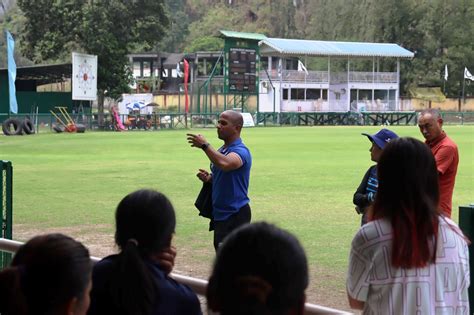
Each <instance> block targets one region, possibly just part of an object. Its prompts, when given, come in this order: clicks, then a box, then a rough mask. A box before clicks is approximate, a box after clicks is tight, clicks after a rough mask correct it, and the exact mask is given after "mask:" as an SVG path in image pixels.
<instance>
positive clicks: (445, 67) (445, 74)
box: [444, 65, 448, 81]
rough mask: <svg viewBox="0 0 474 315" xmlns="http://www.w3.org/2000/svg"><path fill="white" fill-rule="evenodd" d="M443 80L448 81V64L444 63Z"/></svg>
mask: <svg viewBox="0 0 474 315" xmlns="http://www.w3.org/2000/svg"><path fill="white" fill-rule="evenodd" d="M444 81H448V65H444Z"/></svg>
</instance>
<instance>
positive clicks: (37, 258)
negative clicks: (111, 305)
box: [0, 234, 92, 315]
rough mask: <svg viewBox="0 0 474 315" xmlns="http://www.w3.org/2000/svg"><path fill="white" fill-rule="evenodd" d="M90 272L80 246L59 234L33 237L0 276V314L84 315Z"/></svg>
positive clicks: (89, 262) (82, 248)
mask: <svg viewBox="0 0 474 315" xmlns="http://www.w3.org/2000/svg"><path fill="white" fill-rule="evenodd" d="M91 270H92V263H91V260H90V256H89V251H88V250H87V248H85V247H84V245H82V244H81V243H79V242H77V241H75V240H73V239H72V238H70V237H69V236H66V235H62V234H46V235H40V236H36V237H34V238H32V239H31V240H29V241H28V242H26V243H25V244H24V245H23V246H21V247H20V249H19V250H18V252H17V253H16V255H15V257H14V258H13V261H12V263H11V266H10V267H9V268H6V269H4V270H2V272H0V314H2V315H49V314H54V315H85V314H86V312H87V308H88V307H89V292H90V289H91V286H92V285H91Z"/></svg>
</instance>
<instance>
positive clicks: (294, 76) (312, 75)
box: [260, 70, 329, 83]
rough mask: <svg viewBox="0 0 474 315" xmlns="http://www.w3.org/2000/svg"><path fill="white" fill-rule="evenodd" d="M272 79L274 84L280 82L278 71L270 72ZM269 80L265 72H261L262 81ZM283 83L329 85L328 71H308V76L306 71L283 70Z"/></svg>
mask: <svg viewBox="0 0 474 315" xmlns="http://www.w3.org/2000/svg"><path fill="white" fill-rule="evenodd" d="M268 74H269V75H270V79H271V80H272V81H274V82H278V81H279V80H280V77H279V75H278V71H277V70H272V71H271V72H268ZM265 79H267V74H266V72H265V71H260V80H265ZM281 80H282V81H283V82H307V83H328V82H329V76H328V72H327V71H308V74H306V72H304V71H298V70H283V71H282V78H281Z"/></svg>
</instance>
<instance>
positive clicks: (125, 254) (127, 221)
mask: <svg viewBox="0 0 474 315" xmlns="http://www.w3.org/2000/svg"><path fill="white" fill-rule="evenodd" d="M115 223H116V230H115V242H116V243H117V245H118V246H119V248H120V250H121V252H120V254H119V256H118V259H117V263H116V265H115V268H114V271H113V272H112V279H111V294H112V300H113V301H115V304H116V305H115V308H116V309H120V310H121V311H122V313H123V314H134V315H135V314H137V315H139V314H149V312H150V310H151V307H152V306H153V304H154V303H155V298H156V294H155V293H156V290H155V285H154V283H153V280H152V276H151V275H150V271H149V269H148V267H147V266H146V263H145V260H146V259H148V258H150V256H152V255H154V254H158V253H160V252H161V251H162V250H163V249H165V248H167V247H169V246H170V243H171V239H172V236H173V233H174V230H175V226H176V217H175V212H174V208H173V206H172V204H171V202H170V201H169V200H168V198H167V197H166V196H165V195H163V194H162V193H160V192H158V191H155V190H151V189H141V190H138V191H135V192H133V193H131V194H129V195H127V196H125V198H123V199H122V201H120V203H119V204H118V206H117V211H116V213H115Z"/></svg>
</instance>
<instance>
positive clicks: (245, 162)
mask: <svg viewBox="0 0 474 315" xmlns="http://www.w3.org/2000/svg"><path fill="white" fill-rule="evenodd" d="M243 123H244V120H243V117H242V114H240V113H239V112H236V111H233V110H227V111H225V112H223V113H222V114H220V116H219V120H218V121H217V136H218V137H219V139H221V140H223V141H224V145H223V146H221V147H220V148H219V149H218V150H216V149H214V148H213V147H212V146H211V145H210V144H209V142H207V140H206V139H205V138H204V137H203V136H202V135H199V134H198V135H195V134H191V133H188V134H187V139H188V142H189V143H190V144H191V146H192V147H196V148H200V149H202V150H203V151H204V153H205V154H206V155H207V157H208V158H209V160H210V161H211V172H208V171H206V170H204V169H199V172H198V173H197V177H198V178H199V179H200V180H201V181H202V182H204V183H209V182H212V206H213V210H212V215H213V224H212V225H213V226H211V228H212V227H213V229H214V248H215V250H216V251H217V249H218V248H219V245H220V244H221V243H222V241H223V240H224V238H225V237H226V236H227V235H228V234H229V233H230V232H232V231H233V230H234V229H236V228H237V227H239V226H241V225H243V224H245V223H249V222H250V219H251V212H250V206H249V201H250V199H249V197H248V187H249V178H250V168H251V166H252V156H251V155H250V151H249V149H248V148H247V147H246V146H245V144H244V143H243V142H242V139H241V138H240V132H241V131H242V126H243Z"/></svg>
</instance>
